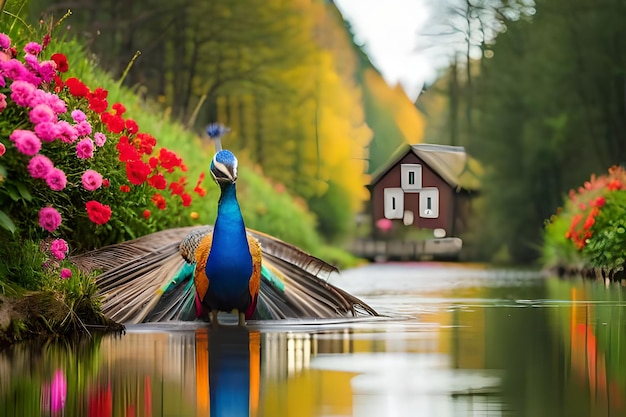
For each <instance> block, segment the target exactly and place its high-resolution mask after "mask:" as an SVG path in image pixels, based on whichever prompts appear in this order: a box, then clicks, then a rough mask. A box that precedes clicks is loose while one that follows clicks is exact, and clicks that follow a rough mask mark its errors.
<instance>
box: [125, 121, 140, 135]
mask: <svg viewBox="0 0 626 417" xmlns="http://www.w3.org/2000/svg"><path fill="white" fill-rule="evenodd" d="M125 125H126V130H127V131H128V133H130V134H133V133H137V132H139V125H138V124H137V122H136V121H134V120H133V119H127V120H126V123H125Z"/></svg>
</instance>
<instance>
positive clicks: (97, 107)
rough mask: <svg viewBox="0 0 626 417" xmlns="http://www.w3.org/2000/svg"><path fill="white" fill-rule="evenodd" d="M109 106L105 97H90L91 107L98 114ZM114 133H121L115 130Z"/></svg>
mask: <svg viewBox="0 0 626 417" xmlns="http://www.w3.org/2000/svg"><path fill="white" fill-rule="evenodd" d="M108 106H109V103H108V102H107V101H106V100H105V99H100V98H97V97H90V98H89V109H90V110H93V111H94V112H96V113H98V114H100V113H102V112H104V111H105V110H106V109H107V107H108ZM114 133H119V132H114Z"/></svg>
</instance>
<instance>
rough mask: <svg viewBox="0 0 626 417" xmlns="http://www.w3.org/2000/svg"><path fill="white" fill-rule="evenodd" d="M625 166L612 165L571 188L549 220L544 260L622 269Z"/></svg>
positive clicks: (625, 221)
mask: <svg viewBox="0 0 626 417" xmlns="http://www.w3.org/2000/svg"><path fill="white" fill-rule="evenodd" d="M625 183H626V170H624V169H623V168H620V167H612V168H611V169H609V173H608V174H607V175H602V176H599V177H596V176H595V175H593V176H592V177H591V179H590V180H589V181H586V182H585V183H584V185H583V186H581V187H579V188H578V190H576V191H575V190H571V191H570V193H569V195H568V197H567V198H566V200H565V202H564V204H563V207H562V208H561V209H559V211H558V213H557V214H555V215H553V216H552V217H551V218H550V221H549V222H547V223H546V227H545V234H544V244H543V248H542V261H543V264H544V266H546V267H548V268H555V267H560V268H567V269H569V270H572V271H579V272H580V271H582V270H583V269H586V268H597V269H598V270H600V271H603V272H604V273H605V274H606V275H608V276H611V275H613V274H615V273H617V272H619V271H622V270H623V267H624V262H625V260H626V259H625V256H624V253H625V251H626V190H623V189H622V188H623V184H625Z"/></svg>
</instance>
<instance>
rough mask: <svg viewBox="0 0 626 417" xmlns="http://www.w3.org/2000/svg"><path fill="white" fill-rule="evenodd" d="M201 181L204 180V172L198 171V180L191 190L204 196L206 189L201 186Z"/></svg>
mask: <svg viewBox="0 0 626 417" xmlns="http://www.w3.org/2000/svg"><path fill="white" fill-rule="evenodd" d="M202 181H204V172H201V173H200V177H199V178H198V182H197V183H196V186H195V187H194V189H193V191H194V192H195V193H196V194H198V195H199V196H200V197H204V196H205V195H206V190H205V189H204V188H202Z"/></svg>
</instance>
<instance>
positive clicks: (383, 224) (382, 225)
mask: <svg viewBox="0 0 626 417" xmlns="http://www.w3.org/2000/svg"><path fill="white" fill-rule="evenodd" d="M376 227H377V228H379V229H380V230H382V231H383V232H388V231H389V230H391V228H392V227H393V223H392V222H391V220H389V219H385V218H382V219H378V220H376Z"/></svg>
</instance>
